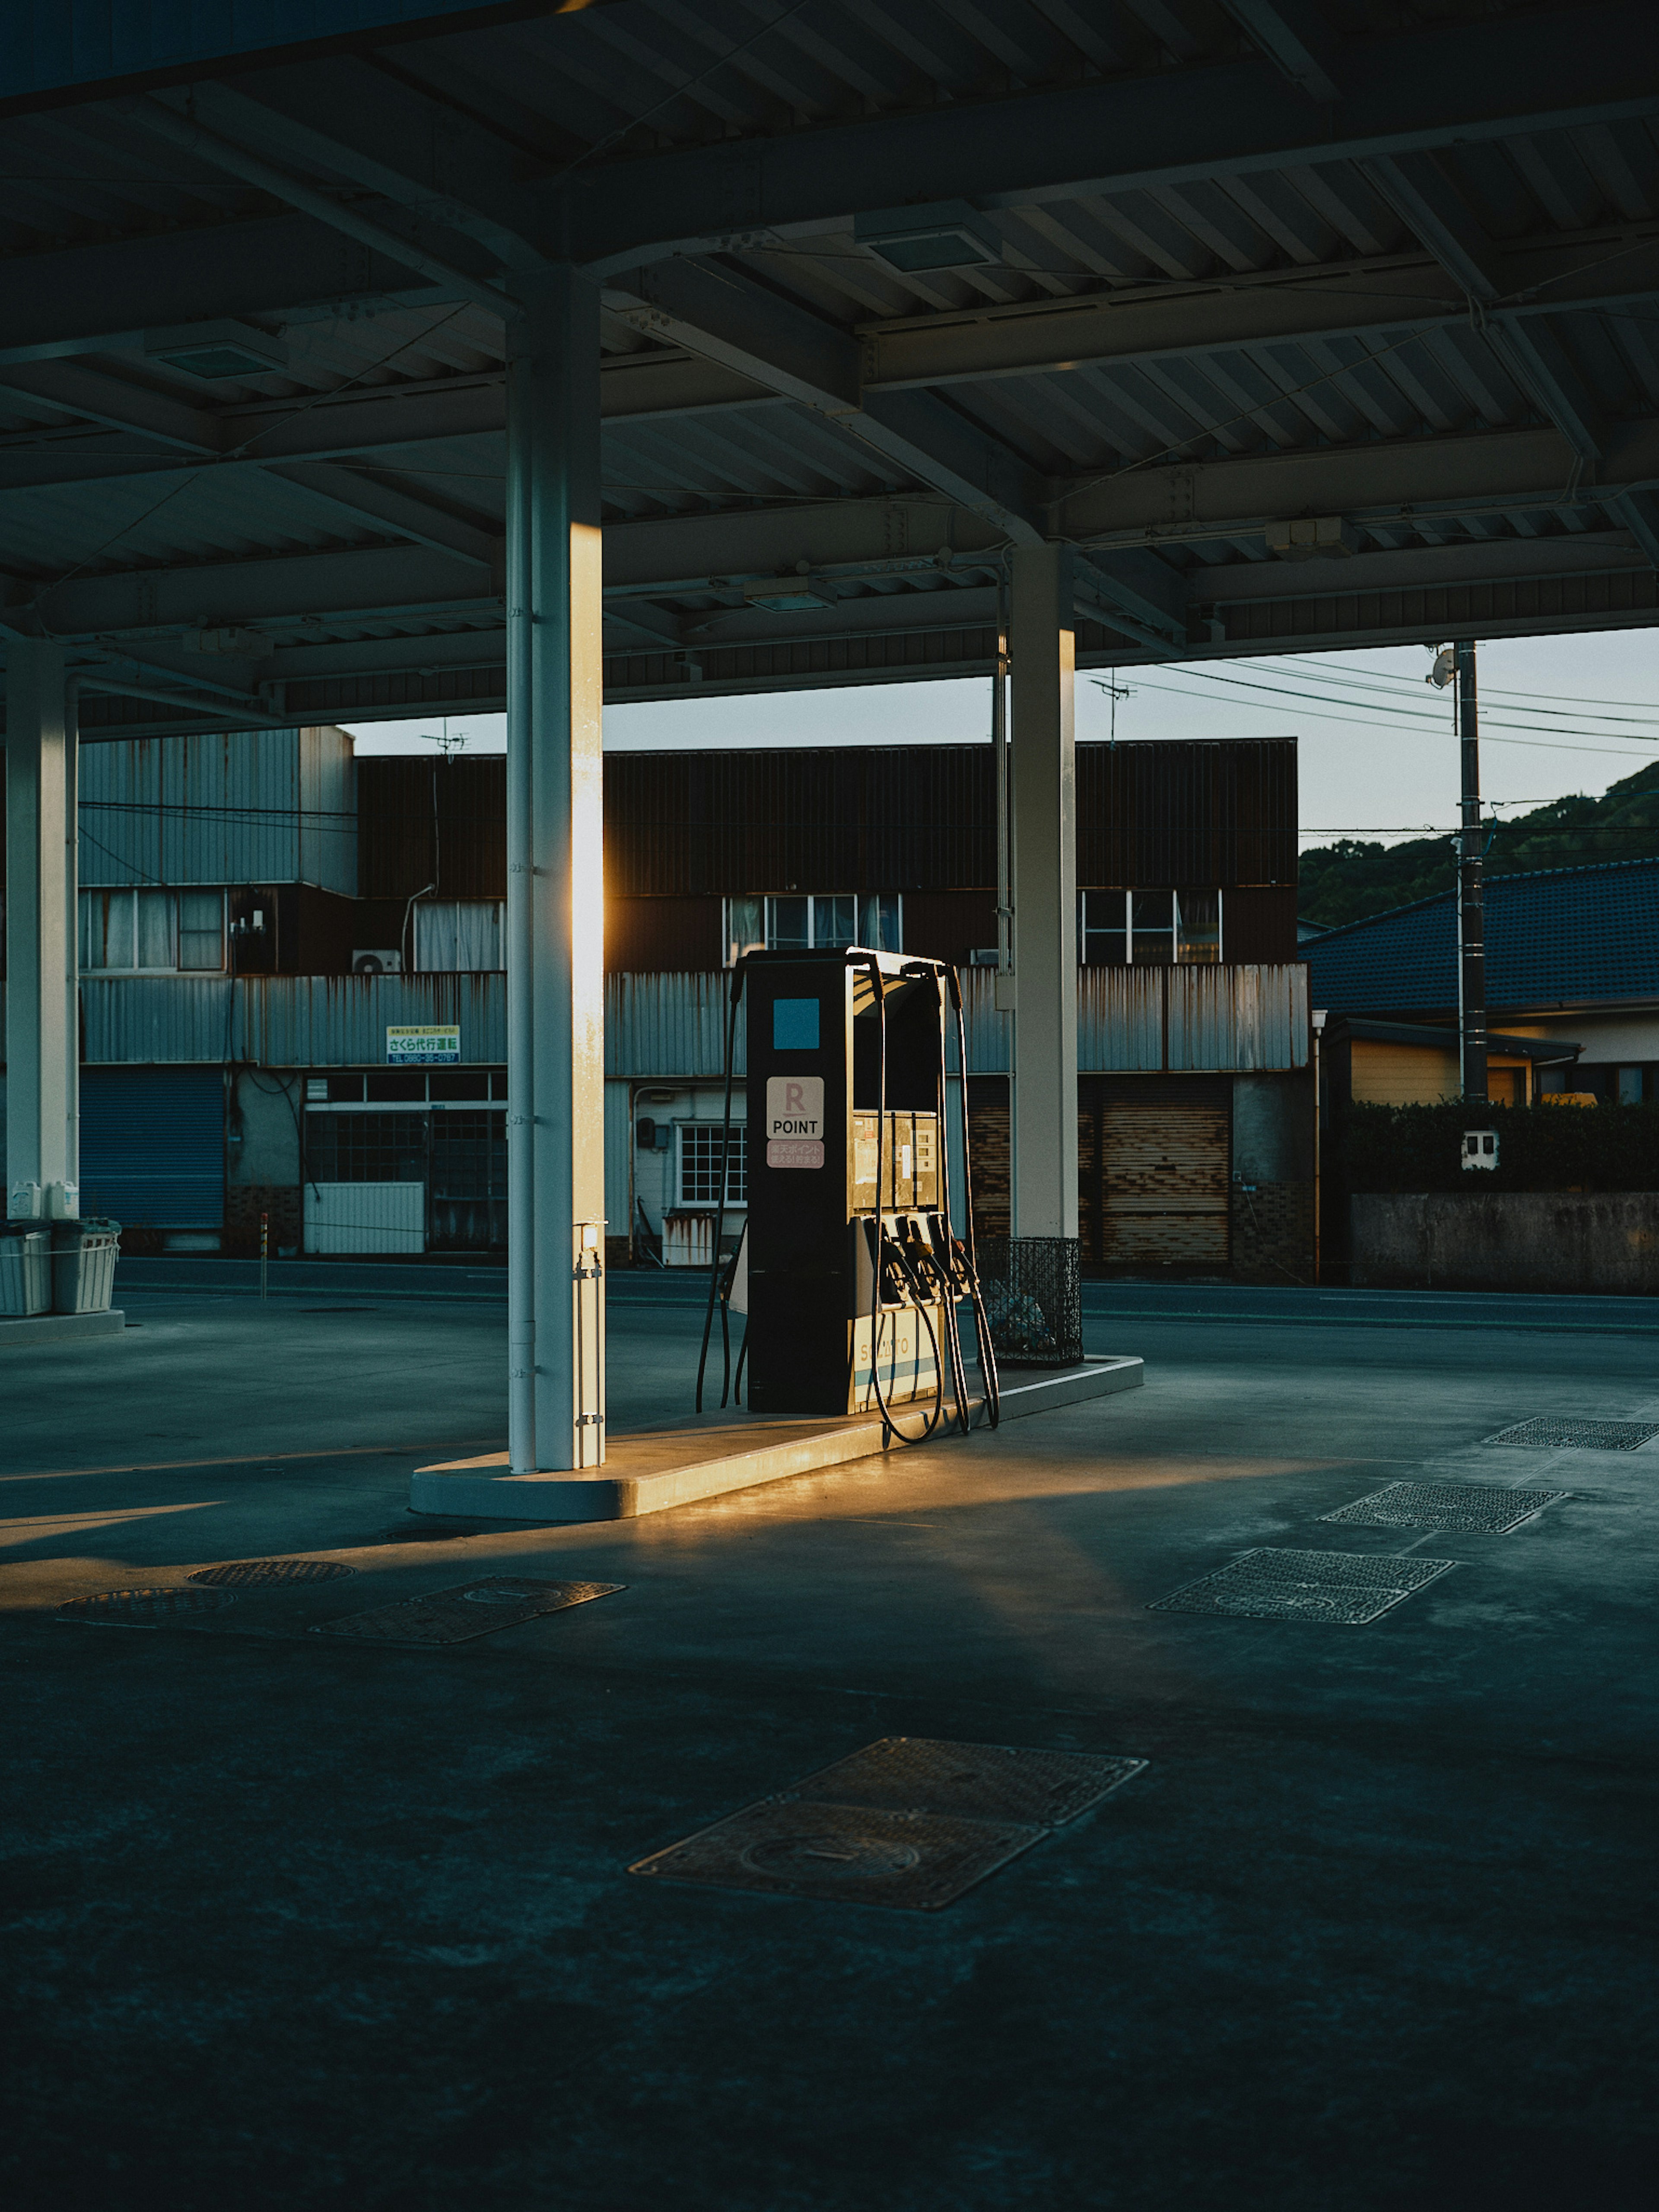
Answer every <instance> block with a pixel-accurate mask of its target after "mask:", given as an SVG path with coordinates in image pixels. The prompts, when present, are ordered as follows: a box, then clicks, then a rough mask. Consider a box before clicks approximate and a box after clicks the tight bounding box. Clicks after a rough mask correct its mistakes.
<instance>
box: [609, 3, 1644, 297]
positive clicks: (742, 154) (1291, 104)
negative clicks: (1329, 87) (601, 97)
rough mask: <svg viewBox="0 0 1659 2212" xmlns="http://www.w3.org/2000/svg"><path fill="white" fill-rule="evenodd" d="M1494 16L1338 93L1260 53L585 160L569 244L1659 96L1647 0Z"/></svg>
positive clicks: (1413, 44) (1184, 177) (1288, 151)
mask: <svg viewBox="0 0 1659 2212" xmlns="http://www.w3.org/2000/svg"><path fill="white" fill-rule="evenodd" d="M1494 32H1495V27H1494V25H1493V24H1492V22H1491V21H1489V20H1482V19H1479V18H1477V19H1473V20H1467V21H1465V20H1458V19H1452V20H1449V21H1448V20H1442V21H1436V22H1433V23H1429V24H1424V25H1418V26H1413V27H1411V28H1409V29H1407V30H1405V31H1401V32H1397V33H1392V34H1389V35H1386V36H1380V37H1375V38H1369V39H1367V40H1365V41H1364V46H1363V52H1364V70H1363V71H1362V70H1355V71H1354V72H1353V83H1352V86H1351V87H1350V88H1347V89H1346V92H1345V94H1344V96H1343V97H1341V98H1340V99H1339V100H1334V101H1319V102H1315V101H1310V100H1309V99H1308V98H1307V97H1306V96H1305V94H1304V93H1303V91H1302V90H1301V88H1299V87H1298V86H1297V85H1295V84H1293V83H1291V82H1290V81H1289V80H1288V79H1287V78H1286V77H1285V76H1283V75H1282V74H1281V73H1280V71H1279V69H1278V68H1277V67H1276V66H1275V65H1274V64H1272V63H1270V62H1267V61H1266V60H1262V59H1257V58H1255V57H1251V58H1246V59H1243V60H1239V61H1237V62H1227V63H1221V64H1211V65H1208V66H1204V67H1198V68H1187V69H1180V70H1169V71H1167V72H1165V73H1163V74H1152V75H1146V74H1142V75H1136V76H1128V77H1122V78H1118V79H1116V80H1114V81H1110V82H1104V83H1092V84H1083V85H1073V86H1068V87H1066V88H1064V89H1062V90H1059V91H1055V90H1044V91H1042V92H1033V93H1026V94H1019V95H1017V96H1015V97H1014V98H1012V99H1009V100H964V101H963V102H961V103H960V104H953V105H941V106H936V107H933V108H930V109H927V110H925V111H923V112H920V113H914V112H913V113H909V114H904V115H893V116H885V117H881V118H876V119H873V120H871V121H867V122H860V123H854V124H847V125H840V126H838V127H831V128H828V129H819V130H813V131H800V132H798V133H794V134H792V135H788V136H784V137H766V138H760V137H756V138H754V139H750V140H737V141H723V142H721V143H720V144H718V145H712V146H709V147H707V148H698V149H695V150H686V151H676V152H672V153H666V154H653V155H635V156H632V157H629V158H625V159H623V160H611V161H598V162H593V163H590V164H587V165H585V166H583V167H580V168H578V169H577V170H576V171H575V172H574V174H573V176H572V178H571V180H570V183H569V185H568V187H567V188H566V197H567V198H568V202H569V204H570V232H569V236H570V240H571V250H572V251H573V252H575V253H577V254H578V256H579V257H580V258H581V259H583V260H584V261H586V262H588V263H590V264H592V266H593V267H594V268H595V269H597V270H602V271H603V272H605V273H606V274H609V272H610V271H611V270H613V269H621V268H626V267H627V266H629V264H630V262H633V261H635V260H638V259H641V258H646V257H647V256H659V255H665V254H670V253H674V252H698V251H706V250H707V249H708V247H709V246H711V245H713V244H714V242H716V241H717V240H721V239H723V238H726V237H728V236H729V235H730V234H732V232H733V231H734V230H739V231H745V232H750V233H753V232H756V231H761V230H766V229H771V230H774V231H777V232H779V233H781V234H792V233H794V234H799V232H801V231H802V230H803V229H805V228H810V227H811V226H813V225H822V224H823V222H826V221H834V220H836V219H839V218H842V217H844V216H849V215H853V214H855V213H859V212H861V211H865V210H876V209H880V208H889V207H897V206H902V205H907V204H911V203H915V204H918V205H925V204H927V203H928V202H929V201H931V200H935V199H938V198H939V197H942V194H941V190H940V181H939V180H940V179H949V180H950V191H951V196H953V197H957V198H961V199H968V200H971V201H973V202H975V204H978V205H980V206H985V207H1005V208H1007V207H1018V206H1026V205H1032V204H1043V203H1045V202H1048V201H1051V200H1056V199H1070V198H1075V197H1078V196H1079V194H1082V195H1088V194H1093V193H1098V192H1123V191H1135V190H1139V189H1143V188H1156V187H1157V186H1158V185H1179V184H1192V183H1203V182H1206V181H1207V180H1208V179H1212V178H1214V177H1216V176H1221V175H1238V174H1245V173H1249V172H1251V171H1255V170H1271V169H1279V168H1284V167H1292V166H1296V165H1297V164H1299V163H1304V162H1335V161H1349V160H1357V159H1361V158H1363V157H1364V156H1366V155H1373V154H1378V153H1396V152H1401V151H1409V150H1415V149H1423V148H1425V147H1432V146H1437V145H1449V144H1453V143H1457V142H1459V141H1474V140H1480V139H1487V138H1494V137H1504V136H1506V135H1512V134H1514V133H1516V132H1522V131H1526V132H1530V131H1545V132H1547V131H1566V130H1575V129H1583V128H1584V127H1587V126H1589V125H1595V124H1598V123H1617V122H1624V121H1628V120H1635V119H1639V118H1644V117H1646V116H1649V115H1651V114H1652V113H1654V112H1656V109H1659V17H1656V15H1655V13H1654V10H1653V9H1652V7H1651V6H1650V4H1649V0H1601V4H1598V5H1595V6H1567V7H1559V8H1555V9H1548V10H1540V11H1538V12H1537V13H1534V14H1526V15H1511V16H1509V17H1506V18H1505V20H1504V23H1503V26H1502V28H1501V33H1498V35H1494Z"/></svg>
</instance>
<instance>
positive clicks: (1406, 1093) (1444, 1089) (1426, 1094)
mask: <svg viewBox="0 0 1659 2212" xmlns="http://www.w3.org/2000/svg"><path fill="white" fill-rule="evenodd" d="M1352 1049H1353V1097H1354V1103H1355V1105H1357V1106H1426V1105H1431V1104H1432V1103H1434V1101H1435V1100H1436V1099H1437V1098H1455V1097H1456V1096H1457V1094H1458V1091H1459V1089H1460V1087H1461V1086H1460V1085H1459V1082H1458V1079H1457V1054H1455V1052H1437V1051H1436V1050H1435V1048H1434V1047H1433V1046H1432V1045H1427V1044H1381V1043H1378V1042H1376V1040H1375V1039H1372V1038H1367V1037H1356V1038H1355V1039H1354V1041H1353V1048H1352Z"/></svg>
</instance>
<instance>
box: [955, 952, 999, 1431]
mask: <svg viewBox="0 0 1659 2212" xmlns="http://www.w3.org/2000/svg"><path fill="white" fill-rule="evenodd" d="M945 972H946V974H947V975H948V976H949V978H950V989H951V1006H952V1007H953V1008H954V1009H955V1012H956V1018H957V1074H958V1076H959V1078H960V1079H961V1083H962V1182H963V1191H962V1199H963V1213H964V1215H965V1216H966V1218H967V1223H968V1237H967V1244H966V1254H965V1256H966V1259H967V1265H968V1281H969V1293H968V1295H969V1297H970V1299H971V1300H972V1301H973V1308H974V1333H975V1337H976V1338H977V1340H978V1343H979V1370H980V1374H981V1376H982V1377H983V1378H984V1383H985V1422H986V1426H987V1428H993V1429H994V1428H995V1427H996V1426H997V1425H998V1424H999V1422H1000V1420H1001V1419H1002V1386H1001V1383H1000V1381H999V1379H998V1376H997V1355H996V1351H995V1347H994V1346H993V1344H992V1342H991V1322H990V1317H989V1316H988V1315H987V1313H986V1310H985V1294H984V1292H983V1291H981V1287H980V1280H979V1251H978V1248H977V1246H976V1244H975V1239H974V1165H973V1150H972V1147H971V1146H969V1142H968V1026H967V1024H966V1023H965V1022H964V1021H963V1017H962V979H961V978H960V976H958V975H957V971H956V969H955V968H954V967H951V968H948V969H946V971H945ZM945 1229H946V1233H947V1234H950V1233H952V1232H951V1225H950V1220H949V1217H948V1216H947V1217H946V1221H945Z"/></svg>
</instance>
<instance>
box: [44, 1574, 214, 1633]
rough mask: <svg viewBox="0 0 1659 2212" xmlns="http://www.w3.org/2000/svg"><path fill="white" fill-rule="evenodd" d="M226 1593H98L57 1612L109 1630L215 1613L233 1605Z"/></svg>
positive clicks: (63, 1617)
mask: <svg viewBox="0 0 1659 2212" xmlns="http://www.w3.org/2000/svg"><path fill="white" fill-rule="evenodd" d="M234 1603H235V1600H234V1597H233V1596H232V1595H231V1593H230V1592H229V1591H228V1590H222V1589H191V1588H190V1587H189V1585H188V1584H186V1585H185V1587H184V1588H182V1589H118V1590H100V1592H99V1593H98V1595H97V1596H96V1597H72V1598H69V1599H66V1600H65V1601H64V1603H63V1604H62V1605H60V1606H59V1607H58V1619H59V1620H85V1621H90V1622H93V1623H94V1624H99V1623H103V1622H108V1623H110V1624H111V1625H112V1626H118V1625H119V1626H125V1625H128V1624H134V1623H136V1624H137V1625H139V1626H143V1624H144V1623H146V1622H157V1621H166V1620H183V1619H185V1618H187V1617H188V1616H189V1615H190V1614H191V1613H216V1612H217V1611H218V1610H219V1608H220V1607H221V1606H226V1605H234Z"/></svg>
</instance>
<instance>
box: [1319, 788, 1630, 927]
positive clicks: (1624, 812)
mask: <svg viewBox="0 0 1659 2212" xmlns="http://www.w3.org/2000/svg"><path fill="white" fill-rule="evenodd" d="M1487 837H1488V842H1487V846H1486V872H1487V874H1488V875H1489V876H1521V875H1529V874H1531V873H1532V872H1534V871H1535V870H1536V869H1539V868H1582V867H1585V866H1589V864H1590V863H1591V862H1593V861H1595V860H1647V859H1650V857H1651V856H1652V855H1653V854H1659V761H1656V762H1654V763H1652V764H1651V766H1650V767H1647V768H1640V769H1638V770H1637V771H1636V773H1635V775H1627V776H1626V777H1625V778H1624V779H1623V781H1620V782H1619V783H1614V784H1610V785H1609V786H1608V787H1607V790H1606V791H1605V792H1604V793H1602V795H1601V798H1600V799H1590V798H1587V797H1586V796H1584V795H1583V793H1575V794H1574V795H1572V796H1571V797H1570V798H1566V799H1552V800H1551V801H1550V802H1549V804H1548V805H1547V806H1538V807H1534V809H1533V811H1532V812H1531V813H1530V814H1522V815H1517V816H1516V817H1515V818H1514V819H1513V820H1512V821H1508V822H1502V823H1494V824H1492V825H1491V826H1490V828H1489V829H1488V832H1487ZM1456 881H1457V841H1456V839H1455V837H1413V838H1411V839H1408V840H1407V842H1405V843H1403V844H1399V845H1375V844H1370V843H1368V842H1364V840H1362V839H1359V838H1354V837H1343V838H1340V839H1339V840H1338V841H1337V842H1336V843H1335V844H1334V845H1316V846H1314V847H1313V848H1311V849H1310V851H1308V852H1305V853H1304V854H1303V855H1302V872H1301V890H1300V893H1299V896H1298V897H1297V912H1298V914H1299V915H1301V917H1302V919H1303V920H1304V921H1316V922H1319V923H1321V924H1322V925H1323V927H1325V928H1327V929H1335V928H1337V927H1339V926H1340V924H1341V923H1343V922H1345V921H1364V918H1365V916H1366V915H1371V914H1384V913H1386V912H1387V911H1388V910H1389V908H1390V907H1396V906H1409V905H1410V903H1411V902H1412V901H1413V899H1422V898H1432V897H1433V896H1434V895H1435V893H1436V892H1437V891H1445V890H1450V889H1451V888H1452V886H1453V885H1454V884H1455V883H1456Z"/></svg>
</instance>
